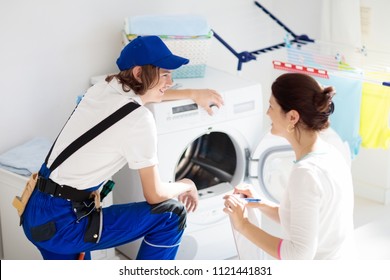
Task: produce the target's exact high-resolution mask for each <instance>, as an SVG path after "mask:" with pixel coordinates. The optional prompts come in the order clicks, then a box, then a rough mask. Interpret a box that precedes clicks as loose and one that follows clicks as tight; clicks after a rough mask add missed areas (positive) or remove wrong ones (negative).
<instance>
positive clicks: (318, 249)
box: [279, 144, 356, 259]
mask: <svg viewBox="0 0 390 280" xmlns="http://www.w3.org/2000/svg"><path fill="white" fill-rule="evenodd" d="M326 146H327V147H326V149H324V150H323V151H319V152H314V153H310V154H308V155H306V156H305V157H304V158H302V159H301V160H300V161H298V162H296V163H295V164H294V166H293V168H292V171H291V175H290V180H289V183H288V186H287V188H286V191H285V193H284V195H283V198H282V201H281V203H280V208H279V215H280V221H281V226H282V230H283V236H284V240H283V242H282V243H281V245H280V250H279V253H280V257H281V259H343V258H344V259H350V258H355V256H356V251H355V243H354V238H353V230H354V227H353V205H354V195H353V184H352V177H351V172H350V168H349V167H348V165H347V164H346V162H345V159H344V158H343V157H342V155H341V154H340V153H339V152H338V151H337V150H336V149H335V148H334V147H333V146H332V145H330V144H326Z"/></svg>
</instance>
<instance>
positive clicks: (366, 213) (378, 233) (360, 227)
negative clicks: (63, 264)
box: [116, 197, 390, 260]
mask: <svg viewBox="0 0 390 280" xmlns="http://www.w3.org/2000/svg"><path fill="white" fill-rule="evenodd" d="M354 222H355V228H356V231H355V233H356V235H355V236H356V244H357V249H358V258H359V259H367V260H390V205H384V204H381V203H379V202H375V201H372V200H368V199H365V198H361V197H355V212H354ZM116 259H121V260H128V258H127V257H126V256H124V255H123V254H121V253H120V252H119V251H117V250H116Z"/></svg>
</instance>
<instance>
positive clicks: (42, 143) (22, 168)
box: [0, 137, 52, 176]
mask: <svg viewBox="0 0 390 280" xmlns="http://www.w3.org/2000/svg"><path fill="white" fill-rule="evenodd" d="M51 145H52V143H51V142H50V141H49V140H47V139H45V138H41V137H36V138H33V139H31V140H30V141H28V142H26V143H24V144H22V145H20V146H17V147H15V148H13V149H11V150H9V151H7V152H5V153H4V154H2V155H0V168H3V169H6V170H8V171H11V172H14V173H17V174H19V175H23V176H30V175H31V174H32V173H35V172H38V171H39V169H40V168H41V165H42V163H43V162H44V160H45V158H46V155H47V153H48V152H49V150H50V147H51Z"/></svg>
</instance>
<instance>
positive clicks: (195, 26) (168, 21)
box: [123, 15, 213, 78]
mask: <svg viewBox="0 0 390 280" xmlns="http://www.w3.org/2000/svg"><path fill="white" fill-rule="evenodd" d="M146 35H156V36H159V37H160V38H161V39H162V40H163V41H164V43H165V44H166V45H167V46H168V48H169V49H170V50H171V51H172V52H173V53H174V54H176V55H180V56H183V57H185V58H188V59H189V60H190V62H189V64H187V65H184V66H182V67H180V68H179V69H177V70H175V71H174V72H173V78H197V77H203V76H204V74H205V69H206V62H207V56H208V51H209V44H210V39H211V38H212V36H213V33H212V31H211V28H210V26H209V24H208V22H207V20H206V19H205V18H204V17H203V16H200V15H139V16H132V17H127V18H125V21H124V27H123V44H124V45H126V44H127V43H128V42H130V41H131V40H133V39H134V38H136V37H137V36H146Z"/></svg>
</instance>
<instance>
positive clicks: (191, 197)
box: [178, 178, 199, 212]
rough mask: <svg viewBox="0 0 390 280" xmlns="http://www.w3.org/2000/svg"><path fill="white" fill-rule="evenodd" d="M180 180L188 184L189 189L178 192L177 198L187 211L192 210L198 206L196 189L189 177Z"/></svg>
mask: <svg viewBox="0 0 390 280" xmlns="http://www.w3.org/2000/svg"><path fill="white" fill-rule="evenodd" d="M180 182H182V183H185V184H188V185H190V190H188V191H186V192H184V193H182V194H180V195H179V196H178V199H179V201H180V202H181V203H183V204H184V206H185V207H186V209H187V212H194V211H195V210H196V208H197V207H198V203H199V196H198V189H197V188H196V185H195V183H194V182H193V181H191V180H190V179H186V178H184V179H181V180H180Z"/></svg>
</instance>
